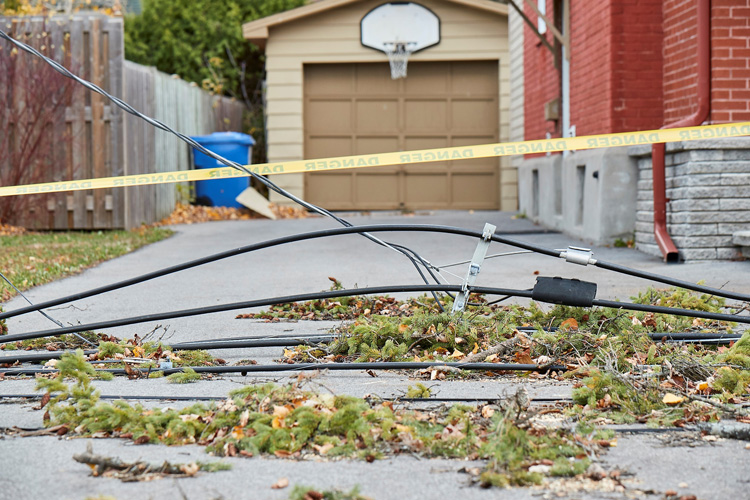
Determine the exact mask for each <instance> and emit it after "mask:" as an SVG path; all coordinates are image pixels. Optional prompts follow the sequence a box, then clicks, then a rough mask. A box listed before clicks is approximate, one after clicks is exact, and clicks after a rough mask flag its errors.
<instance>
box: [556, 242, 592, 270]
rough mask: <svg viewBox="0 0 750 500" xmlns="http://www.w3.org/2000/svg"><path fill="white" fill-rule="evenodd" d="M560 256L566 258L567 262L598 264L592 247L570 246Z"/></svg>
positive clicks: (585, 264)
mask: <svg viewBox="0 0 750 500" xmlns="http://www.w3.org/2000/svg"><path fill="white" fill-rule="evenodd" d="M560 258H561V259H565V260H566V261H567V262H571V263H573V264H578V265H581V266H587V265H589V264H591V265H594V264H596V259H595V258H594V253H593V252H592V251H591V249H590V248H581V247H568V249H567V250H563V251H562V252H561V253H560Z"/></svg>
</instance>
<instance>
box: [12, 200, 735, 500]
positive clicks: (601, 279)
mask: <svg viewBox="0 0 750 500" xmlns="http://www.w3.org/2000/svg"><path fill="white" fill-rule="evenodd" d="M347 217H349V218H350V220H351V221H352V222H354V223H355V224H358V225H364V224H378V223H383V224H412V223H413V224H442V225H451V226H458V227H463V228H468V229H474V230H477V231H481V229H482V227H483V225H484V223H485V222H490V223H492V224H495V225H496V226H497V227H498V230H497V232H498V233H506V234H508V235H509V236H512V237H513V238H516V239H519V240H523V241H527V242H531V243H536V244H540V245H544V246H547V247H551V248H565V247H567V246H568V245H576V246H582V245H586V244H587V243H586V242H581V241H578V240H573V239H571V238H568V237H566V236H564V235H561V234H557V233H551V232H547V231H545V230H544V229H543V228H541V227H538V226H534V225H533V224H532V223H530V222H529V221H527V220H523V219H513V218H512V214H508V213H502V212H471V213H469V212H435V213H418V214H415V215H409V216H405V215H399V214H390V213H376V214H372V215H361V214H347ZM331 227H337V225H336V223H335V222H332V221H330V220H327V219H323V218H310V219H303V220H280V221H259V220H252V221H231V222H215V223H209V224H199V225H192V226H177V227H175V228H174V229H175V230H176V234H175V235H174V236H173V237H171V238H169V239H167V240H165V241H162V242H159V243H156V244H153V245H151V246H148V247H146V248H143V249H140V250H138V251H136V252H134V253H132V254H129V255H126V256H124V257H121V258H118V259H115V260H113V261H109V262H106V263H104V264H102V265H100V266H98V267H96V268H93V269H90V270H88V271H86V272H84V273H83V274H81V275H79V276H75V277H72V278H68V279H65V280H61V281H58V282H55V283H51V284H49V285H45V286H42V287H39V288H36V289H34V290H31V291H29V293H28V294H27V295H28V297H29V298H30V299H31V300H32V301H35V302H39V301H44V300H48V299H52V298H55V297H58V296H61V295H67V294H70V293H74V292H77V291H83V290H87V289H90V288H93V287H97V286H101V285H104V284H107V283H110V282H113V281H117V280H121V279H125V278H129V277H132V276H137V275H140V274H142V273H145V272H149V271H153V270H156V269H160V268H163V267H166V266H170V265H173V264H176V263H180V262H183V261H187V260H191V259H194V258H197V257H200V256H204V255H208V254H211V253H214V252H218V251H222V250H228V249H232V248H235V247H238V246H242V245H247V244H249V243H253V242H259V241H265V240H268V239H272V238H277V237H280V236H284V235H291V234H296V233H300V232H307V231H314V230H318V229H324V228H331ZM380 236H381V237H383V238H384V239H387V240H388V241H391V242H396V243H400V244H403V245H407V246H409V247H411V248H413V249H414V250H417V251H418V252H419V253H420V254H422V256H423V257H425V258H426V259H428V260H429V261H430V262H432V263H434V264H438V265H443V264H447V263H452V262H457V261H463V260H467V259H470V258H471V255H472V253H473V251H474V248H475V247H476V240H474V239H470V238H465V237H458V236H450V235H441V234H434V233H419V234H416V233H414V234H406V233H389V234H382V235H380ZM511 250H513V249H512V248H509V247H506V246H503V245H498V244H494V243H493V244H492V245H491V247H490V251H489V253H490V254H494V253H501V252H507V251H511ZM594 252H595V257H596V258H598V259H601V260H607V261H611V262H616V263H620V264H624V265H627V266H631V267H635V268H638V269H642V270H647V271H650V272H656V273H662V274H666V275H669V276H673V277H677V278H680V279H685V280H690V281H694V282H697V281H699V280H705V282H706V284H707V285H711V286H716V287H723V288H726V289H731V290H735V291H742V292H746V293H747V292H750V263H749V262H719V263H717V262H706V263H693V264H679V265H666V264H664V263H662V262H661V261H660V260H659V259H656V258H653V257H650V256H646V255H643V254H641V253H639V252H637V251H635V250H632V249H625V248H594ZM449 271H451V272H452V273H454V274H456V275H458V277H463V275H464V274H465V273H466V265H463V266H457V267H452V268H450V269H449ZM537 272H538V274H539V275H542V276H564V277H574V278H579V279H584V280H588V281H595V282H597V283H598V284H599V292H598V295H597V297H598V298H608V299H614V298H620V299H623V300H628V299H629V297H630V296H631V295H633V294H635V293H637V292H638V291H639V290H643V289H645V287H647V286H649V285H651V283H649V282H645V281H643V280H640V279H636V278H632V277H628V276H623V275H616V274H613V273H611V272H607V271H604V270H600V269H595V268H591V267H590V266H589V267H587V268H584V267H581V266H577V265H574V264H568V263H565V262H563V261H562V260H560V259H555V258H551V257H546V256H540V255H533V254H522V255H513V256H507V257H500V258H495V259H491V260H489V261H487V263H486V264H485V265H484V266H483V267H482V271H481V274H480V276H479V279H478V281H477V285H484V286H498V287H506V288H518V289H525V288H530V287H532V286H533V284H534V282H535V280H536V276H537ZM329 276H333V277H336V278H337V279H339V280H340V281H341V282H342V283H343V284H344V285H345V286H346V287H353V286H359V287H368V286H377V285H396V284H420V283H421V281H420V279H419V276H418V275H417V273H416V272H415V271H414V268H413V267H412V265H411V264H410V263H409V262H408V260H406V259H405V258H404V257H403V256H401V255H399V254H397V253H395V252H393V251H391V250H388V249H386V248H383V247H380V246H377V245H375V244H373V243H372V242H370V241H367V240H366V239H365V238H363V237H361V236H357V235H350V236H342V237H336V238H322V239H317V240H311V241H306V242H300V243H294V244H289V245H284V246H280V247H275V248H272V249H268V250H262V251H258V252H255V253H252V254H247V255H242V256H237V257H232V258H230V259H226V260H223V261H220V262H216V263H212V264H208V265H206V266H203V267H200V268H196V269H192V270H187V271H182V272H179V273H176V274H174V275H171V276H167V277H164V278H160V279H158V280H154V281H151V282H147V283H143V284H140V285H136V286H133V287H130V288H126V289H122V290H118V291H115V292H111V293H108V294H106V295H101V296H97V297H91V298H88V299H84V300H81V301H77V302H75V303H74V304H73V305H72V306H70V307H61V308H55V309H53V310H51V311H50V314H52V315H53V316H54V317H55V318H56V319H58V320H60V321H62V322H63V323H66V324H68V323H70V324H77V323H91V322H96V321H102V320H110V319H116V318H122V317H127V316H133V315H140V314H148V313H157V312H164V311H170V310H175V309H186V308H191V307H199V306H205V305H214V304H221V303H227V302H235V301H243V300H250V299H257V298H264V297H274V296H280V295H289V294H295V293H303V292H316V291H319V290H323V289H327V288H329V286H330V281H329V280H328V277H329ZM445 276H446V277H447V278H448V279H449V280H450V281H451V282H452V283H454V284H458V283H460V280H459V279H458V277H454V276H452V275H450V274H447V273H446V274H445ZM22 305H24V303H23V302H22V300H20V299H19V298H15V299H13V300H12V301H10V302H9V303H7V304H4V305H3V307H5V309H6V310H12V309H15V308H19V307H21V306H22ZM237 312H247V311H236V312H225V313H218V314H212V315H206V316H196V317H191V318H182V319H174V320H168V321H166V322H161V323H159V324H158V325H157V324H148V323H147V324H141V325H132V326H127V327H120V328H115V329H112V330H110V331H108V333H111V334H113V335H117V336H119V337H127V338H130V337H132V336H133V335H135V334H138V335H139V336H141V337H142V336H143V335H144V334H146V333H148V332H150V331H151V330H153V329H154V328H155V327H157V326H161V327H162V328H166V329H167V333H166V336H165V340H167V341H168V342H182V341H192V340H203V339H211V338H226V337H239V336H269V335H298V334H307V333H323V332H325V331H327V330H328V329H330V328H331V327H333V326H335V325H336V323H335V322H304V321H303V322H298V323H263V322H256V321H252V320H237V319H234V318H235V316H236V314H237ZM8 326H9V329H10V332H11V333H20V332H26V331H32V330H37V329H46V328H50V327H51V323H49V321H48V320H46V319H44V318H43V317H42V316H41V315H39V314H29V315H25V316H21V317H16V318H12V319H10V320H9V321H8ZM280 353H281V350H280V348H267V349H240V350H236V351H229V350H223V351H215V352H214V354H215V355H216V356H219V357H222V358H224V359H226V360H227V361H229V362H233V361H237V360H240V359H248V358H250V359H255V360H257V361H258V362H259V363H270V362H271V360H272V359H273V358H277V357H279V355H280ZM288 379H289V375H287V374H282V375H278V374H276V375H274V376H266V375H262V374H260V375H248V376H247V377H241V376H223V377H220V378H218V379H216V380H210V381H208V380H204V381H201V382H199V383H196V384H189V385H187V386H175V385H167V384H166V383H165V381H164V380H163V379H154V380H138V381H130V380H125V379H122V378H118V379H116V380H114V381H111V382H99V383H98V386H99V387H100V388H101V391H102V393H103V394H107V395H130V396H136V395H138V396H141V395H151V396H165V397H167V396H175V395H185V396H190V397H196V396H225V395H226V394H227V393H228V391H230V390H232V389H234V388H237V387H240V386H241V385H244V384H248V383H257V382H260V381H267V380H276V381H280V382H284V381H286V380H288ZM316 382H318V383H320V384H322V386H324V387H326V388H327V389H330V390H332V391H334V392H337V393H348V394H352V395H357V396H363V395H364V394H379V395H381V396H395V395H398V394H402V393H403V392H405V390H406V387H407V386H408V385H413V383H414V382H413V381H410V380H409V379H408V377H405V376H402V375H397V374H382V375H381V376H380V377H378V378H372V377H370V376H369V375H367V374H366V373H360V372H331V373H328V374H323V375H322V376H320V377H318V378H317V379H316ZM518 384H524V385H525V386H527V387H528V389H529V392H530V395H531V397H532V398H534V397H545V398H555V397H569V396H570V386H569V385H567V384H561V383H557V382H550V381H539V380H537V381H525V380H523V379H518V378H509V379H502V380H500V381H498V380H492V381H473V382H469V381H452V382H441V383H440V385H439V387H438V388H437V391H436V392H437V393H438V395H439V396H445V397H453V396H466V397H495V396H498V395H503V394H505V393H509V392H510V391H513V390H514V388H515V387H517V386H518ZM33 387H34V381H33V380H31V379H26V380H4V381H2V382H0V393H2V394H3V395H14V394H15V395H23V394H30V393H33ZM0 402H2V401H0ZM149 404H155V403H149ZM160 404H170V405H172V406H175V403H173V402H171V403H166V402H165V403H160ZM31 406H33V404H32V403H29V402H28V401H24V400H19V399H6V400H5V403H4V404H2V405H0V427H11V426H20V427H26V428H35V427H39V426H41V418H42V416H41V413H42V412H39V411H34V410H32V409H31ZM692 442H693V444H696V443H697V444H698V445H699V446H697V447H695V446H691V447H688V448H686V447H684V446H683V447H681V446H677V447H668V446H665V445H664V442H663V441H662V440H660V436H657V435H651V434H644V433H641V432H640V431H638V433H636V434H623V435H622V436H621V437H620V440H619V443H620V444H619V446H618V447H617V448H616V449H613V450H612V451H610V452H609V453H608V454H607V455H606V456H605V458H604V461H605V464H606V465H608V466H610V467H615V466H620V467H621V468H624V469H626V470H627V471H629V472H631V473H633V474H634V476H633V477H631V478H630V479H629V481H630V482H629V483H628V484H629V485H630V487H631V489H630V490H627V491H626V492H614V491H613V492H605V491H599V492H581V493H571V492H568V493H567V494H566V495H567V497H570V498H626V497H628V496H633V495H635V496H645V497H653V498H662V497H663V492H664V491H666V490H669V489H672V490H675V491H678V492H680V494H688V493H691V494H696V495H698V497H699V498H742V497H744V495H745V494H746V489H747V479H746V477H745V474H744V472H743V470H742V469H743V468H742V467H741V466H739V465H740V464H742V463H747V461H748V460H749V459H750V450H748V449H746V447H745V444H744V443H739V442H736V441H724V440H720V441H717V442H711V443H706V442H703V441H701V440H700V439H698V440H695V439H693V440H692ZM85 444H86V440H82V439H72V440H71V439H57V438H52V437H36V438H17V437H10V436H3V437H2V438H1V439H0V471H2V472H0V498H39V497H41V496H48V497H50V498H71V499H74V498H85V497H87V496H95V495H101V494H107V495H112V496H114V497H115V498H128V497H132V498H159V499H171V498H190V499H194V498H261V499H265V498H270V499H280V498H286V496H287V495H288V492H287V491H285V490H272V489H270V486H271V485H272V484H273V483H275V482H276V480H277V479H278V478H280V477H288V478H289V479H290V482H291V483H292V484H307V485H311V486H315V487H318V488H325V487H332V486H337V487H341V488H350V487H352V486H353V485H355V484H359V485H360V486H361V489H362V493H363V494H365V495H368V496H370V497H372V498H374V499H377V500H383V499H404V498H415V499H416V498H441V499H442V498H536V497H538V496H539V495H543V496H544V495H553V496H554V494H552V493H550V492H548V491H535V490H512V491H498V490H493V491H486V490H481V489H478V488H475V487H468V486H467V476H466V475H464V474H460V473H458V472H457V471H458V469H460V468H461V467H463V466H464V465H465V463H463V462H457V461H448V460H421V461H420V460H416V459H414V458H406V457H397V458H391V459H386V460H382V461H376V462H375V463H372V464H368V463H364V462H358V461H338V462H320V463H317V462H294V461H288V460H276V459H266V458H253V459H239V458H235V459H228V460H230V461H231V462H232V464H233V466H234V467H233V470H232V471H231V472H222V473H215V474H204V475H202V476H201V477H198V478H195V479H187V480H181V481H180V482H179V483H178V485H179V487H176V486H175V483H173V482H172V481H171V480H162V481H156V482H152V483H131V484H123V483H120V482H116V481H115V480H112V479H101V478H98V479H97V478H92V477H90V476H89V475H88V469H87V468H86V467H84V466H81V465H80V464H77V463H75V462H74V461H73V460H72V459H71V456H72V454H73V453H76V452H80V451H82V450H83V449H84V448H85ZM685 446H687V445H685ZM94 449H95V451H96V452H98V453H102V454H107V455H114V456H119V457H121V458H123V459H124V460H134V459H137V458H144V459H150V460H154V461H161V460H164V459H168V460H175V461H180V462H188V461H191V460H196V459H198V460H200V459H205V455H204V452H203V450H202V449H201V448H199V447H174V448H168V447H164V446H157V445H153V446H143V447H133V446H131V445H129V444H127V443H124V442H122V441H119V440H95V442H94ZM719 464H721V465H719ZM180 490H181V491H180ZM638 491H640V492H641V493H638ZM649 491H651V493H649ZM644 492H645V493H644Z"/></svg>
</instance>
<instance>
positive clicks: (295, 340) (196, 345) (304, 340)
mask: <svg viewBox="0 0 750 500" xmlns="http://www.w3.org/2000/svg"><path fill="white" fill-rule="evenodd" d="M337 338H338V336H336V335H321V336H319V337H294V336H290V337H287V338H279V339H254V340H251V339H247V340H213V341H210V340H199V341H196V342H182V343H178V344H172V345H170V347H171V348H172V349H173V350H175V351H192V350H197V349H205V350H208V349H235V348H253V347H288V346H296V345H315V344H320V343H323V342H333V341H334V340H336V339H337Z"/></svg>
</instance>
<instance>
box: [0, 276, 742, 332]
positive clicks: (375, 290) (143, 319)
mask: <svg viewBox="0 0 750 500" xmlns="http://www.w3.org/2000/svg"><path fill="white" fill-rule="evenodd" d="M461 289H462V287H461V286H458V285H401V286H381V287H370V288H358V289H343V290H330V291H326V292H316V293H308V294H299V295H288V296H285V297H275V298H270V299H256V300H250V301H243V302H233V303H230V304H220V305H216V306H205V307H198V308H193V309H183V310H179V311H169V312H166V313H156V314H148V315H142V316H134V317H130V318H122V319H117V320H110V321H102V322H98V323H89V324H86V325H75V326H69V327H65V328H61V329H59V330H42V331H36V332H28V333H17V334H14V335H4V336H2V337H0V343H8V342H16V341H18V340H27V339H34V338H42V337H51V336H56V335H60V334H64V333H73V332H82V331H88V330H99V329H104V328H113V327H117V326H125V325H133V324H138V323H147V322H150V321H162V320H165V319H173V318H182V317H188V316H198V315H203V314H211V313H217V312H224V311H231V310H236V309H246V308H251V307H259V306H269V305H275V304H288V303H291V302H300V301H307V300H320V299H328V298H335V297H347V296H349V297H351V296H356V295H372V294H383V293H402V292H405V293H414V292H429V291H440V292H445V291H453V292H458V291H460V290H461ZM471 292H472V293H479V294H485V295H510V296H514V297H526V298H531V297H532V293H533V292H529V291H527V290H512V289H505V288H494V287H493V288H488V287H473V288H472V289H471ZM592 305H594V306H600V307H609V308H614V309H628V310H634V311H644V312H653V313H659V314H673V315H678V316H688V317H694V318H704V319H711V320H718V321H730V322H732V321H734V322H738V323H750V316H736V315H731V314H720V313H710V312H704V311H693V310H689V309H678V308H671V307H661V306H652V305H648V304H633V303H629V302H617V301H611V300H593V301H592Z"/></svg>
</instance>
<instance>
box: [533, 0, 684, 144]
mask: <svg viewBox="0 0 750 500" xmlns="http://www.w3.org/2000/svg"><path fill="white" fill-rule="evenodd" d="M552 4H553V2H552V1H551V0H550V1H548V3H547V12H548V13H549V15H548V17H550V16H551V15H552ZM571 4H572V5H571V12H570V26H571V47H570V52H571V61H570V66H571V77H570V114H571V117H570V118H571V121H570V122H571V125H575V126H576V134H577V135H587V134H602V133H610V132H624V131H629V130H647V129H651V128H659V127H660V126H661V125H662V115H663V107H662V88H661V85H662V83H661V82H662V69H661V68H662V63H663V58H662V35H663V33H662V9H661V5H662V0H636V1H627V0H601V1H598V2H591V3H588V2H587V3H584V2H571ZM525 12H526V14H527V15H528V17H529V18H530V19H532V20H533V21H535V20H536V15H535V14H534V12H533V11H532V10H531V8H530V7H528V6H526V8H525ZM546 37H547V39H548V40H549V41H550V43H553V40H554V39H553V36H552V34H551V33H550V32H548V33H547V34H546ZM524 49H525V50H524V66H525V73H524V80H525V99H526V102H525V109H524V111H525V112H524V115H525V117H526V121H525V131H526V138H527V139H541V138H544V135H545V133H547V132H549V133H551V134H552V136H553V137H559V136H560V135H561V133H560V130H559V126H557V127H556V125H557V124H556V123H555V122H552V121H546V122H545V120H544V104H545V102H547V101H549V100H550V99H553V98H555V97H557V96H558V95H559V92H560V86H559V85H560V82H559V74H558V72H557V70H555V68H554V61H553V58H552V55H551V54H550V52H549V50H547V48H546V47H544V46H543V45H542V44H541V42H539V40H538V38H537V37H536V36H535V35H534V34H533V33H531V32H530V29H529V28H528V27H527V26H526V27H525V32H524ZM693 59H694V57H693Z"/></svg>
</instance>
